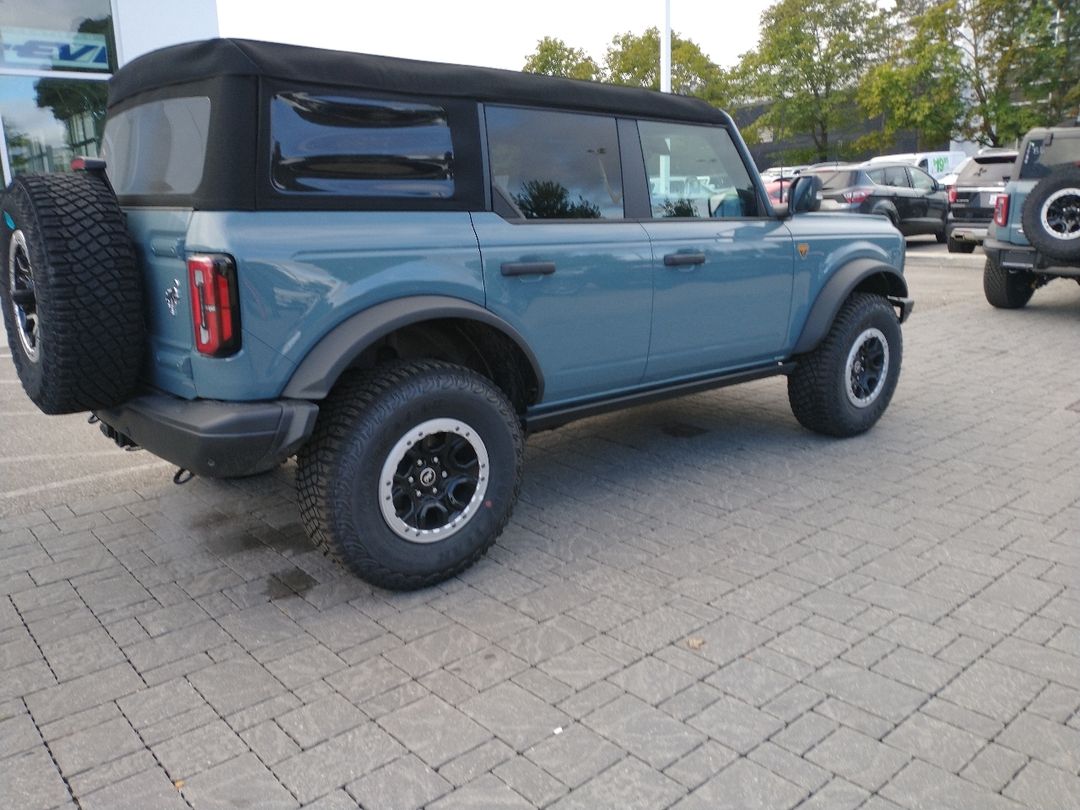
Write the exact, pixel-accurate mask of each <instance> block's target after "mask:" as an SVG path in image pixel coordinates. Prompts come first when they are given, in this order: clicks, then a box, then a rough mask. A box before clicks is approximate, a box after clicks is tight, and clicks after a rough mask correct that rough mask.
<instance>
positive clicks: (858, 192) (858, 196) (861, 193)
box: [843, 188, 873, 205]
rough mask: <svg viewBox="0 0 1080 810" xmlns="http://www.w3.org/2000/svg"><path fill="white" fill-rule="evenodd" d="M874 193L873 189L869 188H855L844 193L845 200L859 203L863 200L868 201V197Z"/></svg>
mask: <svg viewBox="0 0 1080 810" xmlns="http://www.w3.org/2000/svg"><path fill="white" fill-rule="evenodd" d="M872 193H873V189H869V188H853V189H851V191H845V192H844V194H843V197H844V202H849V203H853V204H855V205H858V204H859V203H861V202H866V198H867V197H869V196H870V195H871V194H872Z"/></svg>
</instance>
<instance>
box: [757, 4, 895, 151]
mask: <svg viewBox="0 0 1080 810" xmlns="http://www.w3.org/2000/svg"><path fill="white" fill-rule="evenodd" d="M884 30H885V17H884V13H883V12H882V11H881V10H880V9H878V7H877V5H876V4H875V3H874V2H872V0H779V2H777V3H774V4H773V5H772V6H770V7H769V8H767V9H766V10H765V11H764V12H763V13H762V15H761V35H760V40H759V42H758V46H757V48H756V49H755V50H753V51H750V52H749V53H746V54H744V55H743V57H742V61H741V62H740V65H739V67H738V69H737V75H738V76H739V78H740V79H741V81H742V83H743V87H744V90H743V95H744V96H745V97H746V98H748V99H756V100H764V101H767V102H770V103H769V106H768V108H767V110H766V112H764V113H763V114H762V115H761V117H760V118H759V119H758V120H757V121H755V122H754V125H753V126H752V128H751V130H752V131H757V132H761V131H762V130H764V129H768V130H770V131H771V132H772V133H773V137H774V138H777V139H779V138H783V137H786V136H789V135H793V134H807V133H808V134H810V136H811V137H812V138H813V141H814V150H815V152H816V155H815V157H816V158H817V159H819V160H826V159H828V158H829V157H830V155H831V154H832V153H834V152H835V151H836V144H834V143H833V141H832V140H831V138H832V136H833V134H834V133H835V131H836V130H837V129H840V128H842V127H843V125H844V124H846V123H848V121H849V119H850V117H851V111H852V108H853V106H854V99H855V91H856V87H857V86H858V84H859V81H860V80H861V79H862V77H863V74H864V73H865V72H866V70H867V69H868V67H869V66H870V65H871V64H872V63H874V62H875V61H877V59H878V58H879V54H880V50H881V47H882V43H883V37H884Z"/></svg>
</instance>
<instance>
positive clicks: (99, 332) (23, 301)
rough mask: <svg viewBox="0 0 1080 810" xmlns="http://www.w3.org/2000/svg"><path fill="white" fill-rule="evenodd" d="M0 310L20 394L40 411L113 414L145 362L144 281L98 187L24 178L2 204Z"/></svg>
mask: <svg viewBox="0 0 1080 810" xmlns="http://www.w3.org/2000/svg"><path fill="white" fill-rule="evenodd" d="M2 203H3V223H2V224H0V234H2V235H0V258H2V260H3V272H2V275H0V303H2V305H3V312H4V322H5V324H6V326H7V338H8V345H9V346H10V347H11V356H12V359H13V360H14V362H15V368H16V370H17V371H18V374H19V380H20V381H21V382H22V385H23V388H25V389H26V393H27V394H28V395H29V396H30V399H32V400H33V401H34V404H36V405H37V406H38V407H39V408H41V410H42V411H44V412H45V413H49V414H57V413H75V412H78V411H87V410H94V409H96V408H106V407H110V406H114V405H119V404H120V403H121V402H123V401H124V400H126V399H128V398H129V397H130V396H131V395H132V393H133V392H134V390H135V385H136V382H137V380H138V377H139V370H140V367H141V365H142V359H143V345H144V342H145V325H144V321H143V291H142V279H141V277H140V275H139V272H138V268H137V267H136V263H135V249H134V247H133V246H132V243H131V238H130V237H129V236H128V233H127V229H126V228H125V226H124V215H123V213H122V212H121V211H120V206H119V204H118V203H117V200H116V197H115V196H114V195H113V192H112V189H111V188H110V187H109V184H108V182H107V181H106V180H105V179H104V177H98V176H94V175H93V174H90V173H84V172H76V173H72V174H44V175H23V176H19V177H16V178H15V180H14V182H13V183H12V184H11V185H10V186H9V187H8V189H7V191H6V192H5V193H4V195H3V197H2Z"/></svg>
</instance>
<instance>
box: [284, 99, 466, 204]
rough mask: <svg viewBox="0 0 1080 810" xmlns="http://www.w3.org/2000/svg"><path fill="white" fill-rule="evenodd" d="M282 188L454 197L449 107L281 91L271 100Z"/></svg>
mask: <svg viewBox="0 0 1080 810" xmlns="http://www.w3.org/2000/svg"><path fill="white" fill-rule="evenodd" d="M270 132H271V141H272V150H273V152H272V157H271V179H272V182H273V184H274V186H275V188H277V190H278V191H281V192H284V193H301V194H337V195H359V196H368V197H421V198H429V199H430V198H436V199H441V198H449V197H452V196H453V195H454V150H453V145H452V143H451V138H450V127H449V125H448V123H447V120H446V111H445V110H444V109H443V108H442V107H438V106H435V105H431V104H423V103H418V102H414V101H389V100H385V99H361V98H347V97H342V96H330V95H313V94H309V93H299V92H295V93H279V94H278V95H276V96H274V98H273V100H272V102H271V105H270Z"/></svg>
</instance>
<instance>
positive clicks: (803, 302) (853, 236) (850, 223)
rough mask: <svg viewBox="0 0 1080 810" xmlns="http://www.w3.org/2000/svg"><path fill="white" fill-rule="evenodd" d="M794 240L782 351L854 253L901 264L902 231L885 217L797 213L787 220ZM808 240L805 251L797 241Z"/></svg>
mask: <svg viewBox="0 0 1080 810" xmlns="http://www.w3.org/2000/svg"><path fill="white" fill-rule="evenodd" d="M786 224H787V227H788V230H789V231H790V232H791V236H792V240H793V243H794V246H795V259H794V262H795V273H794V278H793V284H792V305H791V317H790V319H789V322H788V332H787V340H786V341H785V342H784V345H783V347H782V352H783V353H784V354H785V355H786V354H787V353H789V352H791V350H792V349H793V348H794V346H795V342H796V341H797V340H798V339H799V335H800V334H801V333H802V329H803V325H804V324H805V322H806V318H807V316H808V315H809V314H810V308H811V307H812V306H813V304H814V301H816V300H817V297H818V293H820V292H821V290H822V289H823V288H824V287H825V285H826V283H828V281H829V279H830V278H832V276H833V274H834V273H835V272H836V271H837V270H839V269H840V268H841V267H843V266H844V265H845V264H847V263H848V262H851V261H854V260H855V259H873V260H875V261H877V262H880V263H881V264H883V265H887V266H889V267H893V268H896V269H897V270H898V271H900V272H902V271H903V269H904V237H903V236H901V235H900V232H899V231H897V230H896V228H894V227H892V225H891V224H890V223H889V221H888V220H886V219H885V218H884V217H868V216H863V215H855V214H828V213H811V214H796V215H795V216H794V217H792V218H791V219H788V220H787V221H786ZM800 244H804V245H806V246H807V249H806V256H805V257H804V256H802V255H801V254H800V252H799V249H798V248H799V245H800Z"/></svg>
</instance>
